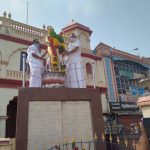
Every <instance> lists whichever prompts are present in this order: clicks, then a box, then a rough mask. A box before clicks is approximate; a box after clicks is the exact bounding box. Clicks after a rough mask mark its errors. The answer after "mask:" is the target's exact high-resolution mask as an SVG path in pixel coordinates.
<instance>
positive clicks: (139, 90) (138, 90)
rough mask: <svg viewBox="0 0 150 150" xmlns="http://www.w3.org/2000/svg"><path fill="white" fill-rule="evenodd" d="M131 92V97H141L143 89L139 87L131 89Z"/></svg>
mask: <svg viewBox="0 0 150 150" xmlns="http://www.w3.org/2000/svg"><path fill="white" fill-rule="evenodd" d="M131 91H132V95H133V96H136V95H139V96H142V95H143V94H144V93H145V91H144V88H142V87H139V88H136V87H132V88H131Z"/></svg>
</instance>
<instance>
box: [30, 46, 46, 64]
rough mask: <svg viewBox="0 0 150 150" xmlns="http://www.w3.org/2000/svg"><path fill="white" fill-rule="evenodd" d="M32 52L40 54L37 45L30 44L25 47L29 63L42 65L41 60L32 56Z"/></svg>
mask: <svg viewBox="0 0 150 150" xmlns="http://www.w3.org/2000/svg"><path fill="white" fill-rule="evenodd" d="M33 53H35V54H36V55H38V56H41V54H40V52H39V50H38V49H37V47H36V46H35V45H31V46H29V48H28V49H27V54H28V56H27V61H28V62H29V63H32V64H35V65H39V66H43V61H42V60H40V59H37V58H35V57H33V56H32V54H33Z"/></svg>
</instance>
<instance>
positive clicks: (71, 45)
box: [68, 39, 81, 62]
mask: <svg viewBox="0 0 150 150" xmlns="http://www.w3.org/2000/svg"><path fill="white" fill-rule="evenodd" d="M76 46H78V47H79V48H78V49H77V51H75V52H73V53H72V54H69V62H74V61H80V60H81V49H80V41H79V39H75V41H74V42H70V43H69V45H68V52H70V51H72V49H74V48H75V47H76Z"/></svg>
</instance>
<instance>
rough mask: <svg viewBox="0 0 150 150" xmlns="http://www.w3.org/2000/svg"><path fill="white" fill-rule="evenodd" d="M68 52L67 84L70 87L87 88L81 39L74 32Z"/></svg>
mask: <svg viewBox="0 0 150 150" xmlns="http://www.w3.org/2000/svg"><path fill="white" fill-rule="evenodd" d="M67 52H68V53H67V54H68V67H67V86H68V87H69V88H85V87H86V85H85V80H84V77H83V67H82V64H81V48H80V41H79V39H77V38H76V35H75V34H74V33H72V35H71V41H70V43H69V45H68V49H67Z"/></svg>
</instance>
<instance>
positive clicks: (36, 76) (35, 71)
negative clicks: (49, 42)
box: [27, 39, 47, 87]
mask: <svg viewBox="0 0 150 150" xmlns="http://www.w3.org/2000/svg"><path fill="white" fill-rule="evenodd" d="M27 54H28V56H27V61H28V63H29V66H30V81H29V87H41V86H42V73H44V61H45V59H44V56H45V55H46V54H47V51H46V52H45V53H44V54H43V55H41V49H40V43H39V40H38V39H34V40H33V44H32V45H31V46H29V48H28V49H27Z"/></svg>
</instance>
